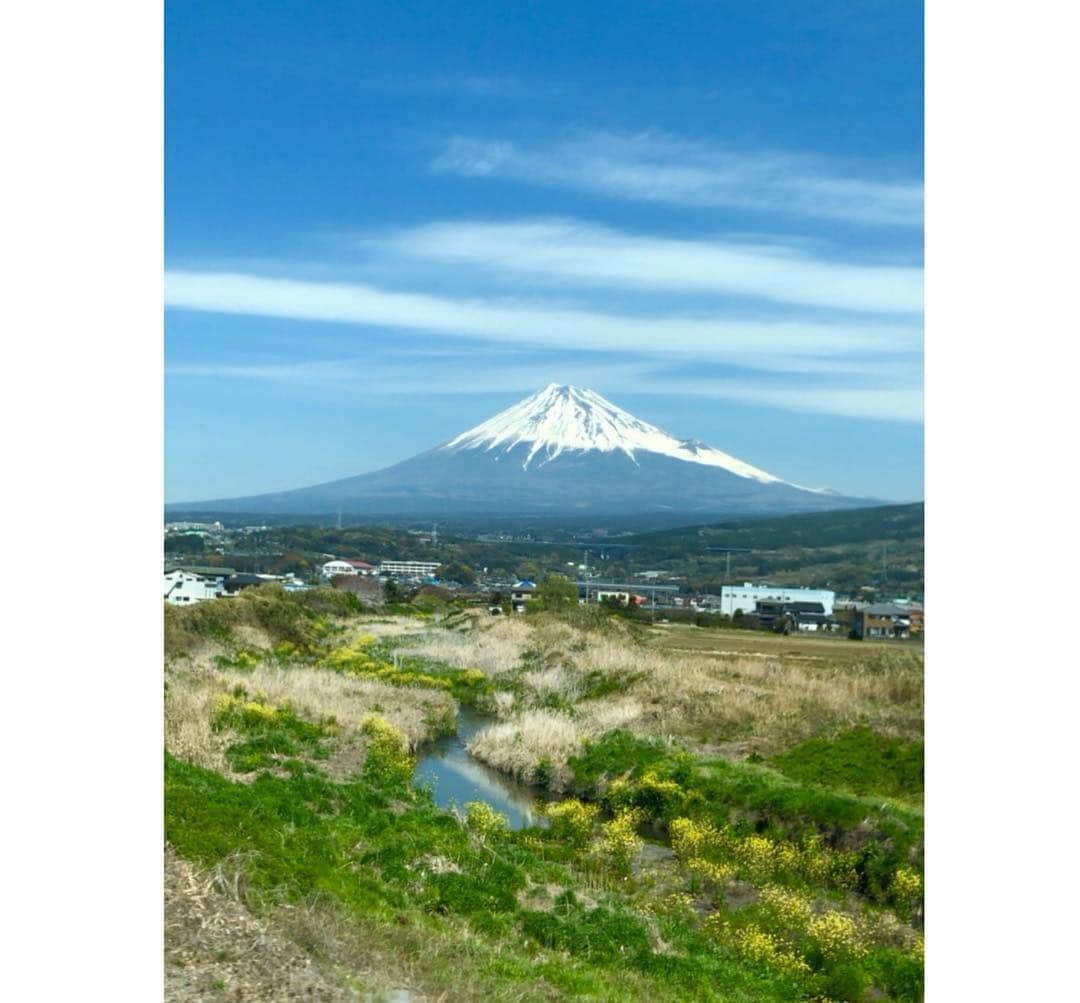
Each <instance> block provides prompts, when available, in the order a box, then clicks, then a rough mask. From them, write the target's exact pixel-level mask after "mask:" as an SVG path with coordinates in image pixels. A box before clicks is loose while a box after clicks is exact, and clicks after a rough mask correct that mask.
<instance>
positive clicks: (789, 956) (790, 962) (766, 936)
mask: <svg viewBox="0 0 1080 1003" xmlns="http://www.w3.org/2000/svg"><path fill="white" fill-rule="evenodd" d="M702 929H703V931H704V932H705V933H706V934H707V935H708V936H710V937H712V938H713V939H714V940H718V941H720V942H721V943H728V944H730V945H731V946H732V947H734V948H735V950H736V951H738V952H739V954H741V955H742V956H743V957H744V958H746V959H747V960H748V961H753V962H756V963H758V964H761V965H768V966H769V967H770V968H775V969H777V970H778V971H781V972H783V973H784V974H785V975H796V976H799V975H809V974H810V966H809V965H808V964H807V963H806V961H804V960H803V959H802V958H801V957H799V955H798V954H796V953H795V952H794V951H792V950H790V949H788V948H787V947H786V946H785V945H784V944H783V943H782V941H780V940H778V939H777V938H776V937H774V936H773V935H772V934H771V933H768V932H767V931H766V930H763V929H761V927H759V926H757V925H755V924H753V923H750V924H749V925H747V926H744V927H740V928H738V929H732V927H731V926H730V925H729V924H728V923H727V921H726V920H725V919H724V917H723V916H721V915H720V914H719V913H713V914H712V915H711V916H709V917H708V919H706V920H705V923H704V925H703V927H702Z"/></svg>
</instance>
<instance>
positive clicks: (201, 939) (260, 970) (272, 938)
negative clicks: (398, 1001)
mask: <svg viewBox="0 0 1080 1003" xmlns="http://www.w3.org/2000/svg"><path fill="white" fill-rule="evenodd" d="M238 895H239V889H238V882H237V879H236V878H235V877H233V878H230V876H229V874H228V872H227V871H226V870H223V869H220V868H218V869H215V870H214V871H210V872H203V871H200V870H199V869H198V868H196V867H195V866H194V865H193V864H191V863H189V862H188V861H186V860H183V859H182V858H180V857H179V856H177V855H176V853H175V852H174V851H172V850H171V849H167V850H166V853H165V1001H166V1003H196V1001H212V1000H223V1001H224V1000H251V1001H256V1000H258V1001H263V1000H266V1001H271V1000H272V1001H278V1000H280V1001H286V1000H320V1001H333V1003H338V1001H359V1000H361V999H363V998H364V997H362V996H361V995H360V994H359V993H357V992H356V991H355V990H353V989H351V988H349V987H348V986H347V985H346V984H345V982H344V979H343V978H342V977H340V976H338V975H337V974H336V973H333V972H331V971H329V970H328V969H327V968H326V967H325V966H323V965H321V964H320V963H319V962H317V961H316V960H315V959H313V958H312V957H311V956H310V955H309V954H307V953H306V952H304V951H303V950H301V949H300V947H298V946H297V944H296V943H295V942H294V941H292V940H290V939H289V938H287V937H285V936H283V935H282V934H281V933H280V932H279V931H277V930H274V929H272V928H271V927H270V925H269V924H267V923H266V922H264V921H262V920H260V919H258V918H256V917H255V916H253V915H252V914H251V913H250V912H249V911H248V909H247V908H246V907H245V906H244V905H243V904H242V902H240V901H239V897H238Z"/></svg>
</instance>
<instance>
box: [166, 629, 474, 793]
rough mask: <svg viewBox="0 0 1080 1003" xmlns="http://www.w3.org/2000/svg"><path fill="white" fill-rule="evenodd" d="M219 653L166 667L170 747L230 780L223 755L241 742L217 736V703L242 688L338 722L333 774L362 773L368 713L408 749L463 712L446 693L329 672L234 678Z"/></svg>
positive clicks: (271, 669) (264, 669)
mask: <svg viewBox="0 0 1080 1003" xmlns="http://www.w3.org/2000/svg"><path fill="white" fill-rule="evenodd" d="M215 653H217V654H220V653H222V649H220V648H215V647H214V646H212V645H206V646H204V647H203V648H201V649H200V650H199V651H198V652H197V653H196V654H195V655H194V656H193V657H191V658H186V659H183V660H178V661H173V662H171V663H169V664H167V665H166V670H165V677H166V682H167V688H166V694H165V746H166V748H167V749H168V750H169V751H170V752H171V753H172V754H173V755H174V756H176V757H177V758H179V759H184V760H186V761H188V762H192V763H196V764H197V765H199V766H204V767H206V768H208V769H212V770H216V771H218V772H220V773H225V774H230V769H229V764H228V761H227V759H226V756H225V750H226V748H227V747H228V746H229V745H230V744H232V743H233V742H234V741H235V740H236V739H235V736H234V735H232V734H231V733H228V732H214V730H213V729H212V727H211V724H212V722H213V718H214V713H215V708H216V704H217V701H218V698H219V697H220V696H221V695H222V694H225V693H228V692H229V691H230V690H231V689H232V688H233V687H234V686H236V685H241V686H243V687H244V689H245V690H246V691H247V692H248V693H250V694H251V695H252V696H255V695H259V696H261V697H262V698H264V699H265V700H267V701H269V702H270V703H272V704H275V705H277V706H281V705H284V704H286V703H288V704H290V705H292V706H293V707H294V708H295V709H296V711H297V713H298V714H300V716H301V717H304V718H307V719H309V720H320V719H322V718H328V717H332V718H334V720H335V721H337V723H338V725H340V727H341V735H340V736H339V737H338V738H336V739H334V740H333V749H332V753H331V759H330V760H329V762H328V763H327V764H326V768H327V769H328V770H329V772H331V773H332V774H343V773H346V772H348V771H350V770H352V769H355V768H357V767H358V766H359V764H360V762H361V760H362V752H363V740H362V738H361V737H360V726H361V724H362V722H363V720H364V718H365V717H366V716H367V715H368V714H370V713H378V714H380V715H381V716H382V717H384V718H385V719H386V720H387V721H389V722H390V723H391V724H392V725H394V726H395V727H396V728H398V729H399V730H400V731H401V733H402V734H403V735H404V737H405V741H406V743H407V744H408V747H409V749H410V750H415V749H416V748H417V747H418V746H420V745H422V744H423V743H425V742H427V741H429V740H431V739H432V738H434V737H435V735H436V732H437V730H438V728H439V723H440V722H442V721H445V720H447V719H448V718H449V719H452V718H453V717H454V716H455V715H456V713H457V703H456V701H455V700H454V699H453V698H452V697H451V696H449V694H447V693H444V692H442V691H440V690H432V689H425V688H421V687H400V686H390V685H389V684H387V683H383V682H379V681H378V680H372V679H357V678H355V677H352V676H347V675H343V674H341V673H337V672H332V671H330V670H329V669H320V668H314V667H311V666H305V665H295V664H294V665H289V666H287V667H285V666H280V665H277V664H275V663H273V662H271V663H263V664H261V665H258V666H257V667H255V668H254V669H252V670H250V671H247V672H232V671H229V670H227V669H221V668H219V667H218V666H217V665H216V664H215V662H214V660H213V656H214V654H215Z"/></svg>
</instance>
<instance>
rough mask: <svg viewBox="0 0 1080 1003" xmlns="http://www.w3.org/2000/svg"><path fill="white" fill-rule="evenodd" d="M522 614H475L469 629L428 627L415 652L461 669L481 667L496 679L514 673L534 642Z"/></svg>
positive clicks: (410, 647)
mask: <svg viewBox="0 0 1080 1003" xmlns="http://www.w3.org/2000/svg"><path fill="white" fill-rule="evenodd" d="M522 619H523V618H521V617H498V618H494V617H492V618H489V619H488V620H486V621H485V620H480V619H478V618H474V619H473V621H472V623H471V624H470V626H469V627H467V628H466V629H459V630H447V629H444V628H439V627H431V628H428V629H427V630H426V631H425V632H424V636H423V637H422V639H421V640H420V641H419V642H418V643H414V644H410V645H409V651H410V653H412V654H416V655H421V656H423V657H424V658H431V659H434V660H436V661H439V662H444V663H446V664H447V665H452V666H454V667H455V668H459V669H480V671H481V672H483V673H485V674H486V675H488V676H490V677H491V678H493V679H498V678H501V677H503V676H507V675H510V674H511V673H513V672H514V671H515V670H516V669H517V667H518V665H519V663H520V662H521V658H522V655H523V654H524V653H525V651H526V650H527V649H528V647H529V646H530V644H531V643H532V631H531V629H530V627H529V625H528V624H526V623H523V622H522Z"/></svg>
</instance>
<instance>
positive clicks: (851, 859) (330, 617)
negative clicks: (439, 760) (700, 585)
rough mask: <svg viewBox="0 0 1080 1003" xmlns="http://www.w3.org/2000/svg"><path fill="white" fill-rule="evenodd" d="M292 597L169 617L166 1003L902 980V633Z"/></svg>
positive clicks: (895, 991) (827, 995)
mask: <svg viewBox="0 0 1080 1003" xmlns="http://www.w3.org/2000/svg"><path fill="white" fill-rule="evenodd" d="M301 595H303V596H304V598H303V599H301V600H298V599H297V598H295V597H292V596H288V595H286V594H285V593H283V592H281V591H280V590H275V589H273V588H261V589H257V590H252V591H249V592H245V593H242V594H241V596H239V597H237V598H235V599H230V600H216V601H213V602H207V603H201V604H199V605H198V606H195V607H192V608H189V609H182V610H170V611H169V614H168V617H169V622H168V623H167V630H166V644H167V656H166V673H165V677H166V684H167V686H166V712H165V713H166V743H167V751H168V753H169V755H168V757H167V765H166V785H167V794H166V836H167V840H168V843H169V851H168V852H169V856H168V871H167V873H168V885H167V889H168V894H169V896H170V906H169V909H170V912H169V913H168V915H169V917H171V919H170V920H169V922H168V923H167V928H166V935H167V936H166V954H167V960H168V964H167V985H168V993H169V999H170V1000H176V1001H187V1000H196V999H198V1000H204V999H205V1000H216V999H221V1000H225V999H235V998H238V997H237V992H240V993H241V995H242V998H260V999H291V998H315V999H325V1000H351V999H365V998H374V999H378V998H381V997H380V994H383V993H386V992H389V991H390V990H392V989H395V988H407V989H408V990H409V991H410V992H411V993H412V994H413V998H414V999H442V1000H473V999H485V1000H487V999H493V1000H532V999H537V1000H540V999H544V1000H549V999H610V1000H625V999H642V1000H685V999H703V1000H743V1001H747V1003H750V1001H755V1003H756V1001H768V1000H777V1001H780V1000H811V999H817V1000H824V999H832V1000H853V1001H854V1000H860V1001H862V1000H870V999H894V1000H911V1001H914V1000H918V999H920V998H921V993H922V988H921V987H922V938H921V928H922V908H923V907H922V877H921V874H922V810H921V803H922V743H921V738H922V678H923V668H922V652H921V649H919V648H918V647H914V646H908V645H890V644H880V645H876V644H869V643H858V642H849V641H844V640H839V639H835V638H791V637H773V636H771V635H760V636H759V635H751V634H748V633H746V632H741V631H731V630H726V631H713V630H707V629H704V628H694V627H684V626H663V625H661V626H657V627H655V628H648V627H639V626H638V625H628V624H626V623H625V622H622V621H618V620H613V619H610V618H607V617H604V616H602V615H599V614H598V615H593V614H592V611H587V612H586V613H585V614H581V613H578V612H577V611H574V612H573V613H572V615H568V616H562V615H558V616H557V615H554V614H537V615H529V616H525V617H503V618H497V617H488V616H486V615H472V614H466V613H463V612H461V611H459V610H454V609H452V608H447V609H446V610H445V611H442V612H435V613H434V614H432V613H430V612H428V613H424V614H422V615H413V616H409V615H402V616H382V617H375V616H373V615H371V614H369V613H365V612H363V611H361V610H358V609H357V608H356V607H355V605H354V604H352V603H349V602H348V601H346V600H345V598H344V597H343V596H341V595H340V594H335V593H329V592H327V593H322V594H311V593H309V594H306V595H304V594H301ZM459 704H468V705H469V706H470V707H472V708H473V709H474V711H475V712H477V713H480V714H486V715H488V716H489V717H490V719H491V722H490V724H489V725H488V727H487V728H486V729H484V730H481V731H480V732H479V733H478V734H477V735H476V736H475V737H474V738H473V740H472V742H471V744H470V751H471V752H472V753H473V755H474V756H475V757H476V758H478V759H481V760H482V761H484V762H486V763H488V764H489V765H491V766H493V767H495V768H497V769H499V770H502V771H504V772H507V773H511V774H514V775H516V776H517V777H519V778H521V779H524V780H525V781H527V782H529V783H532V784H534V785H537V786H539V787H540V788H541V789H543V790H544V791H546V794H547V796H548V797H549V798H550V799H551V808H550V812H549V814H550V827H549V828H547V829H523V830H519V831H510V830H509V829H508V828H507V827H506V825H505V822H504V820H502V819H501V817H500V816H498V814H497V813H495V812H493V811H492V810H491V809H490V808H488V807H487V806H485V805H482V804H475V805H472V806H469V808H468V811H467V812H466V811H465V810H464V806H463V812H462V816H461V817H455V816H454V815H453V814H450V813H447V812H444V811H441V810H439V809H438V808H437V807H436V806H435V805H434V804H433V802H432V801H431V798H430V795H429V794H428V793H426V792H425V791H420V790H416V789H415V788H413V787H412V786H411V784H410V777H411V775H412V767H413V758H412V754H413V753H414V751H415V750H416V749H417V748H418V747H420V746H422V745H423V743H424V742H426V741H428V740H430V739H431V738H432V737H433V736H435V735H438V734H442V733H445V732H446V731H447V730H448V729H452V727H453V717H454V714H455V711H456V708H457V706H458V705H459ZM304 994H306V995H304Z"/></svg>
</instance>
